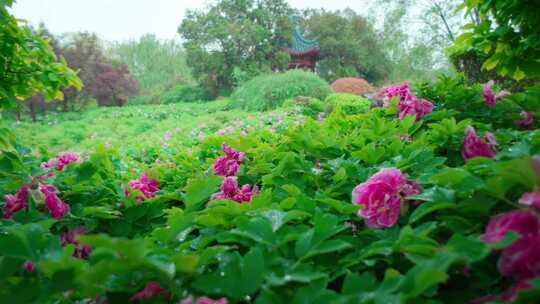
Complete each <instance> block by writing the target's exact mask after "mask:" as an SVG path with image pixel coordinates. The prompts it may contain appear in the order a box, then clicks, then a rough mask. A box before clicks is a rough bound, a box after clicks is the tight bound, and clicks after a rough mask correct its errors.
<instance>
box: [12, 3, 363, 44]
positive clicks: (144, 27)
mask: <svg viewBox="0 0 540 304" xmlns="http://www.w3.org/2000/svg"><path fill="white" fill-rule="evenodd" d="M371 1H372V0H288V2H289V3H290V4H291V6H292V7H295V8H321V7H324V8H326V9H331V10H337V9H344V8H346V7H350V8H352V9H354V10H356V11H357V12H359V13H365V12H366V10H367V7H368V4H369V3H370V2H371ZM209 2H210V3H211V2H213V1H208V0H191V1H186V0H17V2H16V3H15V5H14V7H13V13H14V15H15V16H16V17H17V18H20V19H25V20H27V21H29V22H30V23H31V24H34V25H37V24H39V22H44V23H45V25H46V26H47V27H48V28H49V29H50V30H51V31H52V32H53V33H54V34H61V33H65V32H73V31H90V32H96V33H98V35H100V36H101V37H102V38H104V39H107V40H127V39H136V38H138V37H140V36H141V35H143V34H145V33H155V34H156V35H157V36H158V37H160V38H174V37H178V36H177V34H176V29H177V28H178V25H180V22H181V20H182V17H183V15H184V12H185V10H186V9H200V8H204V7H205V5H206V4H207V3H209Z"/></svg>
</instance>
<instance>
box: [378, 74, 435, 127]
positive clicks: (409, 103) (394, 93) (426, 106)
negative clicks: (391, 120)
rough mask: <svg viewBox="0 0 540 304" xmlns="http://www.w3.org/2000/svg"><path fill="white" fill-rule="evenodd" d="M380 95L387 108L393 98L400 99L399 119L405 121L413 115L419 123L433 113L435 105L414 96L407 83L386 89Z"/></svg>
mask: <svg viewBox="0 0 540 304" xmlns="http://www.w3.org/2000/svg"><path fill="white" fill-rule="evenodd" d="M379 95H381V96H382V97H383V102H384V106H385V107H387V106H389V104H390V100H392V98H394V97H399V103H398V118H399V119H404V118H405V117H407V116H409V115H412V116H415V117H416V120H417V121H418V120H420V119H422V117H424V116H425V115H427V114H429V113H431V112H433V104H432V103H431V102H429V101H427V100H425V99H421V98H418V97H416V96H414V94H413V93H412V91H411V89H410V88H409V83H408V82H407V81H404V82H403V84H401V85H397V86H390V87H386V88H384V89H383V90H382V91H381V93H379Z"/></svg>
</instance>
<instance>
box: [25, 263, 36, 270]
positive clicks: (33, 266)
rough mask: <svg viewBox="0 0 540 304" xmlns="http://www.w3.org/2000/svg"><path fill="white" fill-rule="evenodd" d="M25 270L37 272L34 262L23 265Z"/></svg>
mask: <svg viewBox="0 0 540 304" xmlns="http://www.w3.org/2000/svg"><path fill="white" fill-rule="evenodd" d="M23 269H24V270H26V271H27V272H34V270H36V267H35V265H34V263H33V262H32V261H25V262H24V264H23Z"/></svg>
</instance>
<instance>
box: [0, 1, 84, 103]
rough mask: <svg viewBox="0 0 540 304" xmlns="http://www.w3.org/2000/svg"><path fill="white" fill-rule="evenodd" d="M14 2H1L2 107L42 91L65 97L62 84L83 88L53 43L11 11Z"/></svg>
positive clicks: (46, 94)
mask: <svg viewBox="0 0 540 304" xmlns="http://www.w3.org/2000/svg"><path fill="white" fill-rule="evenodd" d="M12 4H13V0H6V1H2V2H0V75H1V76H0V77H1V78H0V109H2V108H6V107H14V106H16V100H17V99H22V98H25V97H30V96H32V95H33V94H36V93H38V92H41V93H43V94H44V96H45V98H46V99H62V98H63V94H62V92H61V91H60V89H61V88H62V87H64V86H74V87H76V88H78V89H80V87H81V82H80V80H79V78H78V77H77V74H76V73H75V72H74V71H73V70H71V69H69V68H68V67H67V66H66V63H65V62H64V61H63V59H61V60H60V61H59V60H58V58H57V57H56V55H55V53H54V50H53V49H52V48H51V46H50V45H49V43H48V42H47V41H46V40H45V39H43V37H41V36H40V35H37V34H36V33H35V32H33V31H32V30H31V29H29V28H22V27H21V26H20V25H19V21H18V20H17V19H16V18H15V17H13V16H12V15H10V14H9V12H8V10H7V8H8V7H11V5H12Z"/></svg>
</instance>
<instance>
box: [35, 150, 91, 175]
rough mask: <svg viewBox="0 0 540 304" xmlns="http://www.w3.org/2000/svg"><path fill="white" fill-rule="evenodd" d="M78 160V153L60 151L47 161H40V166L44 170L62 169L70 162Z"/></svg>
mask: <svg viewBox="0 0 540 304" xmlns="http://www.w3.org/2000/svg"><path fill="white" fill-rule="evenodd" d="M80 160H81V159H80V157H79V155H77V154H76V153H74V152H60V153H58V155H57V156H56V157H55V158H51V159H49V160H48V161H47V162H44V163H42V164H41V168H42V169H43V170H45V171H50V170H51V169H52V168H56V170H58V171H62V170H64V167H65V166H67V165H69V164H71V163H78V162H80Z"/></svg>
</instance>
